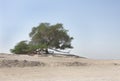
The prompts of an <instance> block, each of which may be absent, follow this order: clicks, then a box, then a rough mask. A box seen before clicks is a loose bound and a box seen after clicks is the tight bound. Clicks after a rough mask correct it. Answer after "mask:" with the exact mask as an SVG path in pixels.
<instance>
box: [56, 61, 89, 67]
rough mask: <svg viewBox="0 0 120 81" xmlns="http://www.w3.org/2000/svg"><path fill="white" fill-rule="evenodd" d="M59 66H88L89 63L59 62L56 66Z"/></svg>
mask: <svg viewBox="0 0 120 81" xmlns="http://www.w3.org/2000/svg"><path fill="white" fill-rule="evenodd" d="M56 65H57V66H87V65H88V64H87V63H82V62H59V63H57V64H56Z"/></svg>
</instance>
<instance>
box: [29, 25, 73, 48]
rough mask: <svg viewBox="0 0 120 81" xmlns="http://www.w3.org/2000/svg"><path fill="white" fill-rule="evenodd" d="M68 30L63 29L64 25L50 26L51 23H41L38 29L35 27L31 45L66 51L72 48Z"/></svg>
mask: <svg viewBox="0 0 120 81" xmlns="http://www.w3.org/2000/svg"><path fill="white" fill-rule="evenodd" d="M67 32H68V30H65V29H64V28H63V25H62V24H55V25H50V24H49V23H41V24H40V25H39V26H37V27H33V29H32V31H31V33H30V34H29V35H30V37H31V43H32V44H33V45H40V46H41V47H40V48H55V49H65V48H72V46H71V40H72V39H73V37H69V35H68V34H67Z"/></svg>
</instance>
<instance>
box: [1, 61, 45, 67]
mask: <svg viewBox="0 0 120 81" xmlns="http://www.w3.org/2000/svg"><path fill="white" fill-rule="evenodd" d="M29 66H30V67H32V66H45V63H43V62H37V61H27V60H23V61H19V60H2V61H0V67H29Z"/></svg>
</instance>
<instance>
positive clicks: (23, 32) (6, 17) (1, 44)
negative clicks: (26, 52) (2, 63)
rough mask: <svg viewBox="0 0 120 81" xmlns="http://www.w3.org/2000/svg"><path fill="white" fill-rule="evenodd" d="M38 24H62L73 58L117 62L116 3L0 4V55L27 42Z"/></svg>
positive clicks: (119, 2)
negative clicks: (75, 55)
mask: <svg viewBox="0 0 120 81" xmlns="http://www.w3.org/2000/svg"><path fill="white" fill-rule="evenodd" d="M41 22H48V23H51V24H56V23H63V25H64V27H65V28H66V29H68V30H69V34H70V35H71V36H73V37H74V40H73V42H72V45H73V46H74V49H73V50H71V53H73V54H77V55H80V56H84V57H88V58H99V59H120V0H0V52H2V53H3V52H4V53H9V49H11V48H13V47H14V45H15V44H16V43H18V42H19V41H21V40H29V36H28V34H29V32H30V31H31V28H32V27H33V26H37V25H39V24H40V23H41Z"/></svg>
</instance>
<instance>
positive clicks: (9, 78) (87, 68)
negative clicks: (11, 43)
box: [0, 54, 120, 81]
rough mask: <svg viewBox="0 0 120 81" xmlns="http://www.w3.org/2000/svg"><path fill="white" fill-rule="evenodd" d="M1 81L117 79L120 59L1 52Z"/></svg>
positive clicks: (119, 72) (118, 80)
mask: <svg viewBox="0 0 120 81" xmlns="http://www.w3.org/2000/svg"><path fill="white" fill-rule="evenodd" d="M0 81H120V60H95V59H88V58H81V57H75V56H64V55H55V56H53V55H48V56H40V55H34V56H29V55H11V54H0Z"/></svg>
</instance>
